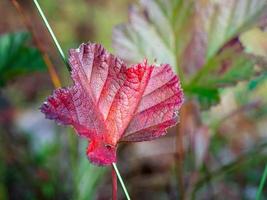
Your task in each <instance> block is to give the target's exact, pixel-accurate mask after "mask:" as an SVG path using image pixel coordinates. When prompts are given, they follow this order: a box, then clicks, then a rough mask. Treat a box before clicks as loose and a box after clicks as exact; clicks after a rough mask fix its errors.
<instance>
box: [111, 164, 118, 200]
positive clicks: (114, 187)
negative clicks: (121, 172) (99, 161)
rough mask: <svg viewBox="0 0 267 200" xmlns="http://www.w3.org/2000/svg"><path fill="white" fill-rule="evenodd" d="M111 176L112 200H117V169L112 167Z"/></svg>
mask: <svg viewBox="0 0 267 200" xmlns="http://www.w3.org/2000/svg"><path fill="white" fill-rule="evenodd" d="M111 176H112V200H117V190H118V187H117V186H118V184H117V175H116V171H115V169H114V168H113V167H112V169H111Z"/></svg>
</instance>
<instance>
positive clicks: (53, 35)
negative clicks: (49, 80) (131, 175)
mask: <svg viewBox="0 0 267 200" xmlns="http://www.w3.org/2000/svg"><path fill="white" fill-rule="evenodd" d="M33 1H34V4H35V6H36V8H37V10H38V12H39V14H40V16H41V17H42V19H43V21H44V23H45V25H46V28H47V29H48V31H49V33H50V35H51V37H52V39H53V41H54V43H55V45H56V47H57V49H58V51H59V53H60V55H61V58H62V60H63V61H64V63H65V65H66V66H67V67H68V69H69V71H70V70H71V69H70V66H69V64H68V62H67V59H66V57H65V55H64V53H63V51H62V48H61V46H60V45H59V43H58V41H57V38H56V36H55V34H54V32H53V30H52V28H51V27H50V25H49V23H48V21H47V19H46V17H45V15H44V13H43V11H42V8H41V7H40V5H39V3H38V1H37V0H33ZM112 166H113V169H114V171H115V172H114V174H115V175H117V177H118V179H119V181H120V183H121V186H122V189H123V191H124V193H125V196H126V198H127V200H131V198H130V196H129V194H128V191H127V189H126V187H125V184H124V182H123V180H122V177H121V175H120V172H119V170H118V168H117V165H116V163H112ZM112 173H113V172H112ZM112 177H113V179H114V175H113V174H112ZM112 182H113V183H114V180H112ZM116 182H117V179H116ZM116 187H117V186H116ZM113 189H114V185H113ZM116 195H117V194H116Z"/></svg>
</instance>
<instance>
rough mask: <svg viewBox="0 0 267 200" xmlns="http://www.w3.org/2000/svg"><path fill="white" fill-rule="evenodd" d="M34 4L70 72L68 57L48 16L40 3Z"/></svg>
mask: <svg viewBox="0 0 267 200" xmlns="http://www.w3.org/2000/svg"><path fill="white" fill-rule="evenodd" d="M33 2H34V4H35V6H36V8H37V10H38V12H39V14H40V16H41V17H42V20H43V21H44V23H45V26H46V28H47V30H48V32H49V33H50V35H51V37H52V39H53V41H54V43H55V45H56V47H57V50H58V52H59V54H60V56H61V58H62V60H63V62H64V63H65V65H66V66H67V68H68V70H69V71H70V70H71V69H70V66H69V63H68V61H67V59H66V57H65V55H64V52H63V50H62V48H61V46H60V45H59V43H58V41H57V38H56V36H55V34H54V32H53V30H52V28H51V26H50V25H49V23H48V21H47V19H46V16H45V14H44V12H43V11H42V9H41V7H40V5H39V3H38V1H37V0H33Z"/></svg>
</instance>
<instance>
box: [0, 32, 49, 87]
mask: <svg viewBox="0 0 267 200" xmlns="http://www.w3.org/2000/svg"><path fill="white" fill-rule="evenodd" d="M29 41H30V35H29V34H28V33H25V32H19V33H10V34H5V35H1V36H0V57H1V59H0V86H4V85H5V84H6V82H7V81H9V80H11V79H14V78H16V77H17V76H20V75H25V74H28V73H31V72H34V71H41V70H44V69H45V63H44V61H43V59H42V56H41V54H40V52H39V51H38V49H36V48H33V47H31V46H30V45H29Z"/></svg>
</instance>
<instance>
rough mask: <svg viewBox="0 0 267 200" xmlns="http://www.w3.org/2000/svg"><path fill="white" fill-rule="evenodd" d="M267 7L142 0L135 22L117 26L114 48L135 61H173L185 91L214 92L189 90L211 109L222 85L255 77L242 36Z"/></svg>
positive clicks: (227, 0)
mask: <svg viewBox="0 0 267 200" xmlns="http://www.w3.org/2000/svg"><path fill="white" fill-rule="evenodd" d="M266 11H267V3H266V1H265V0H198V1H197V0H189V1H188V0H170V1H164V0H141V1H140V4H139V6H133V7H132V8H131V9H130V11H129V22H128V23H127V24H123V25H120V26H117V27H116V28H115V29H114V32H113V47H114V49H115V51H116V53H117V54H118V55H119V56H120V57H121V58H123V59H124V60H126V61H128V62H129V63H133V62H140V61H141V60H142V59H144V58H147V59H148V61H150V62H153V61H154V60H155V59H156V61H157V62H158V63H169V64H170V65H172V66H173V67H174V70H175V71H176V72H177V73H178V74H179V76H180V79H181V81H182V84H183V85H184V86H185V92H187V91H186V88H191V89H192V88H202V89H201V90H202V91H213V93H212V95H209V94H208V93H207V92H204V93H200V90H198V89H197V90H196V89H193V90H191V91H188V92H187V93H188V94H189V93H190V94H191V95H190V96H191V97H195V96H199V97H197V98H198V99H199V100H200V99H202V102H203V103H204V104H205V107H206V106H208V102H210V103H212V102H217V101H218V96H217V95H215V94H216V92H214V91H216V88H217V87H223V86H228V85H233V84H236V83H237V82H238V81H240V80H246V79H249V78H250V77H251V76H253V75H254V71H253V66H254V63H255V62H254V60H252V58H251V57H248V56H247V55H246V54H245V53H244V52H243V49H242V47H241V44H240V42H239V40H238V38H239V36H240V34H242V33H244V32H245V31H246V30H249V29H250V28H251V27H253V26H257V25H259V21H260V20H261V19H262V17H263V15H264V14H265V13H266ZM204 88H205V89H204ZM193 93H194V94H193ZM211 98H214V100H212V99H211ZM203 99H205V100H203ZM207 99H208V100H207Z"/></svg>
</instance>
